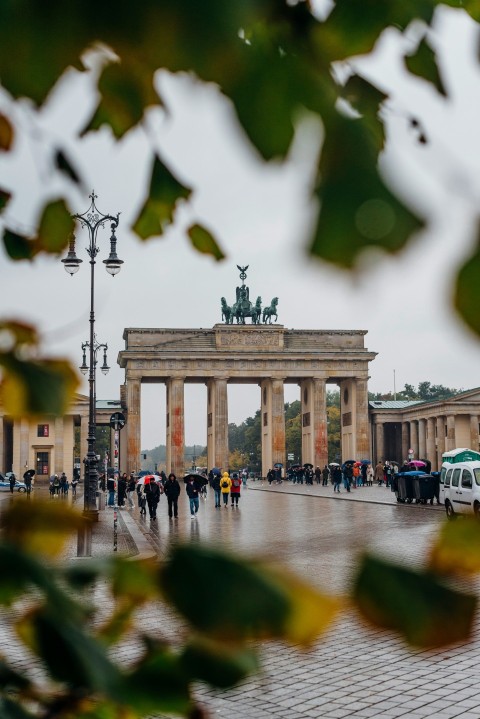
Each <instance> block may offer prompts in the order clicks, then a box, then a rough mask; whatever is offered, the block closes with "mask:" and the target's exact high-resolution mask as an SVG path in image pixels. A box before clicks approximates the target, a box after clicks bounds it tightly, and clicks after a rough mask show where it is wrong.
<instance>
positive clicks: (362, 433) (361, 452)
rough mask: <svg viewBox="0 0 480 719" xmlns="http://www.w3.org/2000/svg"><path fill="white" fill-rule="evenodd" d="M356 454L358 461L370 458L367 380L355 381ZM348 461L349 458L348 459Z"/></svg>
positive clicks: (358, 379)
mask: <svg viewBox="0 0 480 719" xmlns="http://www.w3.org/2000/svg"><path fill="white" fill-rule="evenodd" d="M355 398H356V402H355V419H354V426H355V445H356V446H355V454H354V457H355V458H356V459H358V460H361V459H367V458H369V457H370V454H371V452H370V433H369V429H370V427H369V422H368V384H367V380H366V379H360V378H357V379H356V380H355ZM347 459H348V458H347Z"/></svg>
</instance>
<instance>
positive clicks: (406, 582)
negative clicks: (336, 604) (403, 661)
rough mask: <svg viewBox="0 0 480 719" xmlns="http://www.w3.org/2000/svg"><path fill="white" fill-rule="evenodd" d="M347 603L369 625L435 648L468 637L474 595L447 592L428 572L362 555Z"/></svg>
mask: <svg viewBox="0 0 480 719" xmlns="http://www.w3.org/2000/svg"><path fill="white" fill-rule="evenodd" d="M353 601H354V603H355V606H356V607H357V608H358V610H359V611H360V613H361V614H362V616H363V617H364V618H365V619H367V620H368V621H369V622H370V623H371V624H374V625H375V626H378V627H382V628H383V629H392V630H395V631H397V632H400V634H402V636H403V637H404V638H405V639H406V641H407V642H408V643H409V644H413V645H414V646H418V647H438V646H444V645H446V644H450V643H453V642H459V641H465V640H467V639H468V638H469V636H470V633H471V629H472V622H473V618H474V613H475V610H476V607H477V603H478V600H477V597H475V596H474V595H473V594H466V593H464V592H460V591H456V590H454V589H450V588H448V587H446V586H445V585H443V584H442V583H441V582H440V581H439V580H438V578H437V577H435V576H434V575H433V574H429V573H421V572H416V571H413V570H411V569H406V568H404V567H399V566H395V565H393V564H389V563H388V562H385V561H383V560H381V559H378V558H374V557H369V556H366V557H365V558H364V559H363V562H362V563H361V565H360V567H359V572H358V576H357V578H356V580H355V584H354V587H353Z"/></svg>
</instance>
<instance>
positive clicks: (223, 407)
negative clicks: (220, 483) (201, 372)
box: [207, 377, 229, 469]
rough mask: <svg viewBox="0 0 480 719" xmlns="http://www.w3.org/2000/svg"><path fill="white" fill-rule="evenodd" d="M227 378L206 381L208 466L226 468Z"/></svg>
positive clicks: (227, 462)
mask: <svg viewBox="0 0 480 719" xmlns="http://www.w3.org/2000/svg"><path fill="white" fill-rule="evenodd" d="M227 383H228V379H227V377H215V378H214V379H212V380H209V381H208V382H207V457H208V460H207V462H208V467H209V468H210V469H211V468H212V467H218V468H219V469H220V468H222V469H228V465H229V451H228V384H227Z"/></svg>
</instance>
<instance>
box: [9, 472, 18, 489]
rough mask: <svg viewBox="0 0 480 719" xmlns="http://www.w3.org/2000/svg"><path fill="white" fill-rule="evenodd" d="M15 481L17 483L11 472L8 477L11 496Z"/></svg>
mask: <svg viewBox="0 0 480 719" xmlns="http://www.w3.org/2000/svg"><path fill="white" fill-rule="evenodd" d="M16 481H17V478H16V477H15V475H14V474H13V472H12V474H11V475H10V479H9V482H10V492H11V493H12V494H13V490H14V489H15V482H16Z"/></svg>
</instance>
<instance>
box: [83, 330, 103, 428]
mask: <svg viewBox="0 0 480 719" xmlns="http://www.w3.org/2000/svg"><path fill="white" fill-rule="evenodd" d="M89 349H90V342H82V364H81V365H80V367H79V369H80V372H81V373H82V374H85V375H86V374H87V372H88V370H89V366H88V365H87V350H89ZM101 349H103V364H102V366H101V367H100V369H101V370H102V374H105V375H106V374H108V372H109V370H110V367H109V366H108V364H107V350H108V345H107V344H106V343H105V342H102V343H100V342H97V337H96V335H94V337H93V417H94V424H95V427H96V425H97V362H98V360H97V354H98V352H99V350H101Z"/></svg>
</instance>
